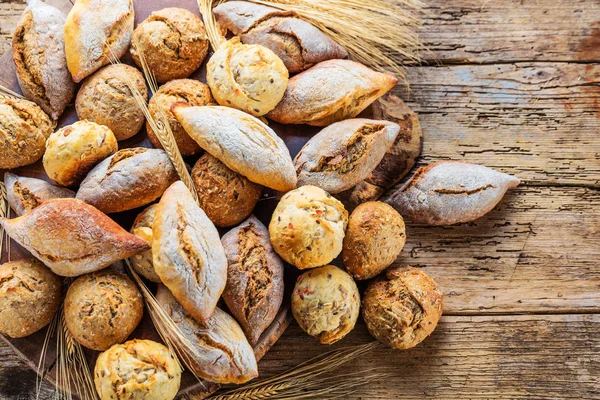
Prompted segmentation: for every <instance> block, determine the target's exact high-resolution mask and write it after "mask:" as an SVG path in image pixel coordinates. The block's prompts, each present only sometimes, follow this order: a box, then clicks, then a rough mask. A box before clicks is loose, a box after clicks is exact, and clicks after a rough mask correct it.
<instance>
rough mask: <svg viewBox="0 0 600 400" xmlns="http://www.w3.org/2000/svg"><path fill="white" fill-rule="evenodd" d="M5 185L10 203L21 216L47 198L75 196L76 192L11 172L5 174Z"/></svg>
mask: <svg viewBox="0 0 600 400" xmlns="http://www.w3.org/2000/svg"><path fill="white" fill-rule="evenodd" d="M4 186H5V187H6V199H7V200H8V204H9V205H10V207H11V208H12V209H13V210H14V212H15V213H16V214H17V216H19V217H20V216H21V215H23V214H25V213H28V212H29V211H31V210H33V209H34V208H36V207H37V206H39V205H40V204H42V203H43V202H44V201H46V200H50V199H66V198H72V197H75V192H73V191H72V190H69V189H66V188H62V187H58V186H54V185H51V184H49V183H48V182H46V181H44V180H41V179H36V178H28V177H26V176H17V175H15V174H11V173H10V172H6V173H5V174H4Z"/></svg>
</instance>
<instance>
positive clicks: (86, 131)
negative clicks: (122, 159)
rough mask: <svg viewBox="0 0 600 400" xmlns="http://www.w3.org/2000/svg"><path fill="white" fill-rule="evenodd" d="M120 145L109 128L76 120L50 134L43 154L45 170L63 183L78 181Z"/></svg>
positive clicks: (72, 183) (65, 184)
mask: <svg viewBox="0 0 600 400" xmlns="http://www.w3.org/2000/svg"><path fill="white" fill-rule="evenodd" d="M118 149H119V145H118V144H117V139H116V138H115V135H114V134H113V133H112V131H111V130H110V129H109V128H107V127H106V126H104V125H98V124H96V123H94V122H90V121H77V122H75V123H74V124H72V125H67V126H65V127H64V128H61V129H59V130H57V131H56V132H54V133H53V134H52V135H50V137H49V138H48V141H47V142H46V152H45V153H44V157H43V163H44V170H45V171H46V173H47V174H48V176H49V177H50V179H52V180H53V181H55V182H57V183H58V184H60V185H62V186H71V185H75V184H78V183H80V182H81V180H82V179H83V178H84V177H85V176H86V175H87V173H88V172H90V170H91V169H92V168H94V166H95V165H96V164H98V163H99V162H100V161H102V160H104V159H105V158H106V157H108V156H110V155H111V154H114V153H115V152H116V151H117V150H118Z"/></svg>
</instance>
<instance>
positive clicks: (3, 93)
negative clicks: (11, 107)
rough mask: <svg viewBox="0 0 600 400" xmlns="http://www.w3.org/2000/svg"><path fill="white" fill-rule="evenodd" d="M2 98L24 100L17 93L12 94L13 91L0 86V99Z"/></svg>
mask: <svg viewBox="0 0 600 400" xmlns="http://www.w3.org/2000/svg"><path fill="white" fill-rule="evenodd" d="M2 97H8V98H13V99H21V100H25V97H23V96H21V95H20V94H19V93H17V92H14V91H12V90H10V89H9V88H7V87H4V86H2V85H0V98H2Z"/></svg>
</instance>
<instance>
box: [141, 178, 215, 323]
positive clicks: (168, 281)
mask: <svg viewBox="0 0 600 400" xmlns="http://www.w3.org/2000/svg"><path fill="white" fill-rule="evenodd" d="M152 234H153V238H152V259H153V263H154V270H155V271H156V273H157V274H158V276H159V277H160V280H161V281H162V282H163V283H164V284H165V286H167V287H168V288H169V290H170V291H171V293H173V296H175V298H176V299H177V301H179V302H180V303H181V305H182V306H183V308H184V309H185V310H186V311H187V312H189V313H190V314H191V315H192V316H193V317H194V318H195V319H196V320H198V321H200V322H205V321H206V320H208V319H209V318H210V317H211V315H212V314H213V312H214V311H215V307H216V306H217V301H219V298H220V297H221V293H222V292H223V289H224V288H225V281H226V280H227V259H226V258H225V251H224V250H223V245H222V244H221V239H220V238H219V232H218V231H217V228H215V226H214V225H213V223H212V222H211V221H210V219H208V217H207V216H206V214H205V213H204V211H202V209H201V208H200V207H198V205H197V204H196V202H195V201H194V198H193V197H192V194H191V193H190V191H189V190H188V188H187V187H186V186H185V184H184V183H183V182H181V181H177V182H175V183H173V184H172V185H171V186H170V187H169V188H168V189H167V190H166V191H165V193H164V194H163V196H162V198H161V199H160V202H159V203H158V207H157V208H156V211H155V214H154V223H153V225H152Z"/></svg>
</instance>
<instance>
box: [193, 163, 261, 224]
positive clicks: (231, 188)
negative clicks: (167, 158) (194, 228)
mask: <svg viewBox="0 0 600 400" xmlns="http://www.w3.org/2000/svg"><path fill="white" fill-rule="evenodd" d="M192 180H193V181H194V186H195V187H196V192H197V193H198V198H199V200H200V207H201V208H202V209H203V210H204V212H205V213H206V215H207V216H208V218H210V220H211V221H212V222H213V223H214V224H215V225H216V226H219V227H228V226H233V225H237V224H239V223H240V222H242V221H243V220H244V219H245V218H246V217H248V215H250V213H252V210H253V209H254V206H255V205H256V203H257V202H258V199H259V197H260V194H261V193H262V186H260V185H258V184H256V183H253V182H250V181H249V180H248V179H247V178H245V177H243V176H242V175H240V174H238V173H237V172H234V171H232V170H231V169H229V168H227V166H226V165H225V164H223V163H222V162H221V161H219V160H218V159H216V158H215V157H213V156H211V155H210V154H208V153H205V154H203V155H202V157H200V159H198V161H197V162H196V164H195V165H194V168H192Z"/></svg>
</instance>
